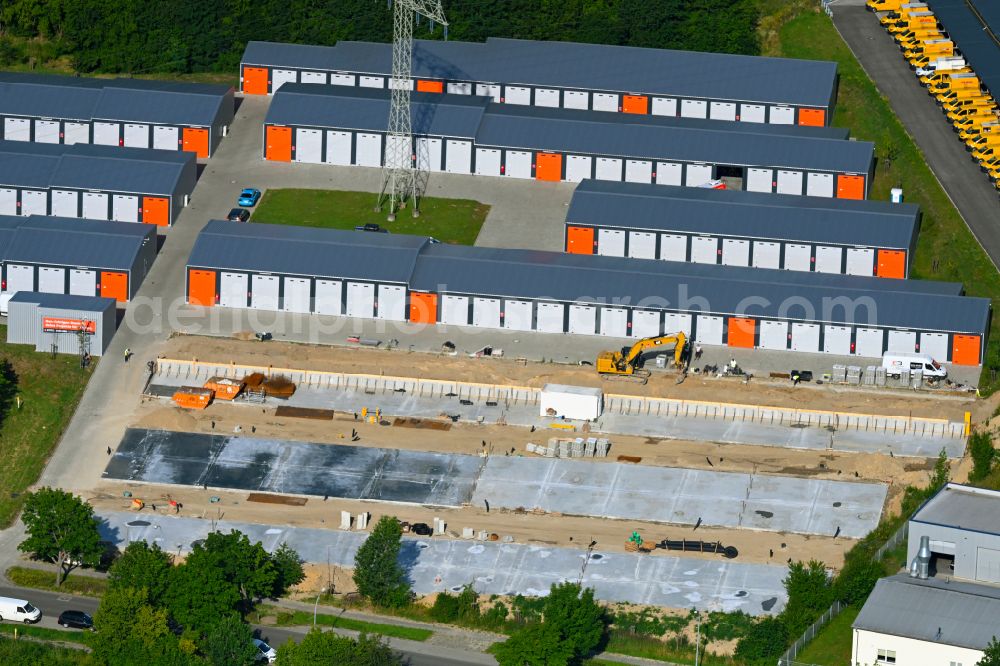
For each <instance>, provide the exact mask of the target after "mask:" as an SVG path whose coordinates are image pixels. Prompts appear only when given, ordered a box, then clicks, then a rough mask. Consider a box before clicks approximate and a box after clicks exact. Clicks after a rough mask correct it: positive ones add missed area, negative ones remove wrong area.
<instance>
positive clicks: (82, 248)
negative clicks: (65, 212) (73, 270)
mask: <svg viewBox="0 0 1000 666" xmlns="http://www.w3.org/2000/svg"><path fill="white" fill-rule="evenodd" d="M10 227H16V228H15V230H14V232H13V237H12V239H11V240H10V242H9V244H8V245H7V247H6V248H5V249H4V251H3V254H2V255H0V258H2V259H3V260H4V261H14V262H18V261H24V262H30V263H39V264H52V265H56V266H92V267H95V268H115V269H120V270H129V269H131V268H132V263H133V262H134V261H135V257H136V254H137V253H138V252H139V250H140V248H142V246H143V243H144V242H156V241H155V238H150V240H149V241H147V240H146V239H147V238H149V237H155V233H156V230H155V229H154V228H152V227H149V226H148V225H142V224H135V223H131V222H106V221H103V220H81V219H76V218H66V217H49V216H36V215H32V216H30V217H14V216H0V229H2V228H10Z"/></svg>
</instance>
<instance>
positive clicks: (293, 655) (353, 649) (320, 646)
mask: <svg viewBox="0 0 1000 666" xmlns="http://www.w3.org/2000/svg"><path fill="white" fill-rule="evenodd" d="M276 663H277V664H278V666H315V665H316V664H336V665H337V666H400V665H401V664H403V663H404V662H403V660H402V658H401V657H400V656H399V655H398V654H396V653H394V652H393V651H392V649H391V648H390V647H389V646H388V645H386V643H385V642H384V641H383V640H382V639H381V638H380V637H378V636H369V635H367V634H364V633H362V634H361V635H360V636H358V638H357V639H353V638H349V637H347V636H338V635H337V634H335V633H333V632H332V631H321V630H320V629H319V628H318V627H313V629H312V630H311V631H310V632H309V633H308V634H306V635H305V637H303V639H302V642H301V643H296V642H295V641H292V640H289V641H288V642H287V643H285V644H284V645H282V646H281V647H279V648H278V659H277V662H276Z"/></svg>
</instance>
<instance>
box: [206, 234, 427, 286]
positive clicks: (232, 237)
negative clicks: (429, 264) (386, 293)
mask: <svg viewBox="0 0 1000 666" xmlns="http://www.w3.org/2000/svg"><path fill="white" fill-rule="evenodd" d="M426 243H427V238H425V237H423V236H409V235H403V234H375V233H367V232H363V231H337V230H331V229H311V228H307V227H294V226H277V225H269V224H250V225H246V224H233V223H232V222H226V221H222V220H212V221H210V222H209V223H208V224H207V225H206V226H205V228H204V230H202V232H201V233H200V234H198V238H197V240H196V241H195V243H194V248H193V249H192V250H191V256H190V258H189V259H188V265H189V266H202V267H205V268H217V269H222V270H227V269H228V270H243V271H254V272H262V273H281V274H285V275H313V276H320V277H331V278H348V279H355V280H373V281H374V280H378V281H380V282H404V283H405V282H407V281H408V280H409V278H410V275H411V273H412V272H413V268H414V265H415V263H416V260H417V255H418V254H419V252H420V248H421V247H423V246H424V245H425V244H426Z"/></svg>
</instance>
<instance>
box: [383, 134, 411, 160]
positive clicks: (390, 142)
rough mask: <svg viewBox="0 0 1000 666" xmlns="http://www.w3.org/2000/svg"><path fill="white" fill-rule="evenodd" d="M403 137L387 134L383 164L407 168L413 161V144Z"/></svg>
mask: <svg viewBox="0 0 1000 666" xmlns="http://www.w3.org/2000/svg"><path fill="white" fill-rule="evenodd" d="M411 141H412V139H411V140H407V139H405V138H403V137H397V136H392V135H386V137H385V156H384V160H383V162H382V163H383V164H385V165H386V166H387V167H400V168H407V167H409V166H410V165H411V164H412V163H413V157H412V156H413V144H412V143H411Z"/></svg>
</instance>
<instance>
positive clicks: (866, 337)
mask: <svg viewBox="0 0 1000 666" xmlns="http://www.w3.org/2000/svg"><path fill="white" fill-rule="evenodd" d="M884 337H885V332H884V331H882V330H880V329H877V328H860V327H859V328H858V329H857V330H856V332H855V334H854V338H855V345H854V353H855V354H857V355H858V356H871V357H880V356H882V351H883V340H884Z"/></svg>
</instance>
